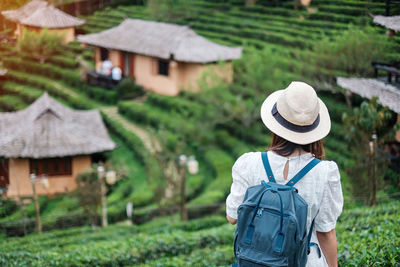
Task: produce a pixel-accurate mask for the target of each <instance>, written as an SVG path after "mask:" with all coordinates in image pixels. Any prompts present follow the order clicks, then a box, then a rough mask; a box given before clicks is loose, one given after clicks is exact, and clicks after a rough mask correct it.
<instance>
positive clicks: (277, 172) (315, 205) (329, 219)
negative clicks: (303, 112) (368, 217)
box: [226, 151, 343, 267]
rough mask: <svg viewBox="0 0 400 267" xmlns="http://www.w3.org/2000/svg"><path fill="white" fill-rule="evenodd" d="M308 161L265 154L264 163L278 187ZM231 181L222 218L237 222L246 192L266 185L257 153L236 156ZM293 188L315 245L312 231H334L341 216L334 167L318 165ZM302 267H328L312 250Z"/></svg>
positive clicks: (307, 156)
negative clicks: (301, 201)
mask: <svg viewBox="0 0 400 267" xmlns="http://www.w3.org/2000/svg"><path fill="white" fill-rule="evenodd" d="M312 159H313V156H312V155H311V153H306V154H302V155H300V156H294V157H290V158H286V157H283V156H280V155H277V154H275V153H274V152H271V151H268V160H269V162H270V165H271V169H272V172H273V174H274V176H275V180H276V182H277V183H279V184H285V183H287V181H289V180H290V179H291V178H292V177H293V176H294V175H295V174H296V173H297V172H298V171H300V170H301V169H302V168H303V167H304V166H305V165H306V164H307V163H309V162H310V161H311V160H312ZM287 161H289V172H288V176H287V180H284V178H283V169H284V167H285V164H286V162H287ZM232 178H233V183H232V186H231V192H230V194H229V196H228V198H227V199H226V214H227V215H228V216H229V217H231V218H234V219H237V209H238V207H239V205H240V204H241V203H242V202H243V198H244V194H245V193H246V190H247V188H248V187H250V186H254V185H259V184H260V183H261V181H262V180H265V181H267V182H268V178H267V174H266V173H265V169H264V166H263V163H262V159H261V152H249V153H245V154H243V155H242V156H240V157H239V158H238V159H237V160H236V162H235V164H234V165H233V167H232ZM295 187H296V188H297V189H298V190H299V194H300V196H301V197H302V198H303V199H304V200H305V201H306V202H307V204H308V215H307V229H309V228H310V226H311V222H312V219H313V218H314V217H315V227H314V232H313V234H312V237H311V242H315V243H318V239H317V237H316V233H315V231H318V232H329V231H331V230H332V229H334V228H335V226H336V221H337V218H338V217H339V215H340V213H341V212H342V207H343V194H342V187H341V184H340V174H339V170H338V167H337V164H336V163H335V162H334V161H321V162H320V163H319V164H317V165H316V166H315V167H314V168H313V169H311V171H310V172H308V173H307V174H306V175H305V176H304V177H303V178H302V179H301V180H300V181H299V182H298V183H297V184H296V185H295ZM318 245H319V243H318ZM321 252H322V250H321ZM306 266H307V267H311V266H315V267H321V266H328V264H327V263H326V260H325V257H324V256H323V253H322V257H321V258H318V254H317V250H316V248H315V246H314V247H312V248H311V253H310V255H308V261H307V265H306Z"/></svg>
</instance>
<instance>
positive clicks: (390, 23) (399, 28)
mask: <svg viewBox="0 0 400 267" xmlns="http://www.w3.org/2000/svg"><path fill="white" fill-rule="evenodd" d="M374 22H375V23H376V24H379V25H382V26H384V27H386V28H388V29H391V30H393V31H396V32H400V16H374Z"/></svg>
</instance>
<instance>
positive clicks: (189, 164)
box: [178, 154, 199, 221]
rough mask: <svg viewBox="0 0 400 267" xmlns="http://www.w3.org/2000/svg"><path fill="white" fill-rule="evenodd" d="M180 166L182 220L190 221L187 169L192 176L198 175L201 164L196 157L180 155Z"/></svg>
mask: <svg viewBox="0 0 400 267" xmlns="http://www.w3.org/2000/svg"><path fill="white" fill-rule="evenodd" d="M178 164H179V167H180V178H181V179H180V182H181V184H180V195H181V203H180V210H181V218H182V220H183V221H186V220H187V219H188V214H187V209H186V168H188V171H189V173H190V174H196V173H198V171H199V163H198V161H197V160H196V158H195V157H194V156H189V157H188V156H186V155H183V154H182V155H180V156H179V160H178Z"/></svg>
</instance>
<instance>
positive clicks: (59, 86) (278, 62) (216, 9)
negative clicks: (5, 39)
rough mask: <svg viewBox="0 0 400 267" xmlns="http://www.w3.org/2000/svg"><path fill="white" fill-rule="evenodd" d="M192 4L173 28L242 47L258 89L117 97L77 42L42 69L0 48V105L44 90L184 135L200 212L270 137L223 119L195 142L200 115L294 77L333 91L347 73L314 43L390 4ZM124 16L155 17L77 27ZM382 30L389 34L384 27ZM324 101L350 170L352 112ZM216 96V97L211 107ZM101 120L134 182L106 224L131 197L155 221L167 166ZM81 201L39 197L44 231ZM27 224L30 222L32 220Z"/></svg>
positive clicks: (338, 151) (255, 126)
mask: <svg viewBox="0 0 400 267" xmlns="http://www.w3.org/2000/svg"><path fill="white" fill-rule="evenodd" d="M190 2H191V6H190V8H191V9H192V12H193V14H195V15H193V16H192V17H190V18H185V19H180V20H177V21H176V23H181V24H187V25H190V26H191V27H192V28H193V29H194V30H195V31H196V32H198V33H199V34H201V35H203V36H205V37H206V38H208V39H210V40H213V41H215V42H218V43H221V44H225V45H232V46H237V45H241V46H243V48H244V58H243V60H241V61H239V62H236V63H235V68H237V69H238V70H241V69H240V68H241V67H243V66H246V65H245V62H246V61H247V60H249V59H252V58H253V59H254V57H258V56H259V57H260V58H261V59H262V60H264V61H265V66H266V67H265V73H264V74H263V75H265V77H266V78H265V81H264V83H263V84H262V85H260V84H253V83H252V76H251V71H249V72H248V73H245V74H243V75H242V74H238V73H236V75H237V76H238V77H239V76H240V75H242V76H240V80H239V78H238V79H237V80H236V78H235V81H234V83H233V84H232V85H227V86H225V87H222V88H217V89H222V90H224V94H221V95H214V94H213V93H207V94H205V96H204V97H202V96H199V94H192V93H183V94H182V95H181V96H179V97H175V98H173V97H166V96H159V95H155V94H151V93H150V94H148V95H147V98H146V101H145V102H144V103H138V102H137V101H134V100H129V101H119V100H118V96H117V95H116V93H115V92H114V91H110V90H106V89H103V88H100V87H93V86H88V85H86V84H84V83H83V82H82V81H81V79H80V78H81V72H80V69H79V66H80V65H81V63H80V61H79V59H82V58H84V59H87V60H90V59H91V55H92V53H93V52H92V51H91V50H90V49H87V50H85V49H83V48H81V47H80V46H79V44H77V43H72V44H70V45H69V46H68V47H65V48H64V50H63V51H62V52H61V53H60V54H59V55H57V56H54V57H52V58H51V59H49V60H48V62H46V63H45V64H40V63H38V62H36V61H35V60H34V59H32V58H30V57H29V55H19V54H17V53H16V52H15V50H14V49H13V47H6V46H3V47H2V51H1V53H2V55H6V56H3V57H2V64H3V66H4V67H6V68H8V69H9V73H8V75H7V80H6V81H4V82H2V84H1V88H2V90H3V92H5V94H4V95H2V96H1V97H0V109H1V110H3V111H12V110H19V109H22V108H24V107H26V106H27V105H29V104H30V103H31V102H32V101H34V100H35V99H36V98H37V97H39V96H40V95H41V94H42V93H43V92H44V91H47V92H49V93H50V94H51V95H52V96H54V97H56V98H57V99H59V100H60V101H61V102H63V103H65V104H67V105H69V106H72V107H74V108H79V109H90V108H100V109H102V110H109V109H110V108H111V109H113V110H115V109H116V108H118V111H119V115H120V116H123V118H124V120H126V121H128V122H129V121H131V122H132V123H133V124H134V125H137V126H138V127H140V128H141V129H144V130H145V131H148V133H151V134H153V133H157V132H158V133H159V134H158V135H157V138H159V139H162V140H164V139H165V140H166V143H167V147H174V145H176V144H177V142H178V141H179V140H181V139H183V140H187V141H188V145H187V146H186V147H185V151H186V152H187V153H193V154H195V155H196V157H197V158H198V160H199V161H200V173H199V174H197V175H194V176H190V177H189V178H188V183H187V192H188V199H189V204H190V205H192V206H195V205H209V204H216V203H221V202H223V201H224V199H225V197H226V195H227V193H228V191H229V186H230V182H231V176H230V171H231V167H232V164H233V162H234V160H235V158H237V157H238V156H240V155H241V154H242V153H244V152H247V151H251V150H263V149H265V148H266V147H267V146H268V144H269V141H270V136H269V135H268V134H267V133H266V130H265V129H264V127H263V126H262V125H261V122H260V121H259V118H257V117H256V118H251V119H250V124H249V125H246V127H243V125H242V124H241V122H240V121H237V120H227V121H222V122H217V123H216V124H215V125H213V126H209V127H211V128H209V129H212V131H210V132H208V133H206V134H203V135H202V136H199V131H198V130H199V129H201V128H204V127H203V126H204V125H203V123H204V120H202V119H201V117H202V114H207V111H208V110H218V109H217V108H218V102H216V101H226V102H232V103H235V101H237V100H235V99H237V98H238V97H237V96H238V95H239V96H240V100H241V102H240V103H242V104H243V103H244V104H245V105H248V106H260V104H261V101H262V100H263V99H262V98H260V97H258V96H260V92H262V93H263V94H264V95H266V94H267V93H268V92H272V91H274V90H276V89H281V88H284V87H286V86H287V85H288V83H289V82H290V81H292V80H303V81H306V82H308V83H310V84H312V85H314V86H315V88H317V89H326V88H327V87H328V88H330V89H331V88H334V89H335V88H336V86H334V84H332V82H333V81H334V78H335V77H336V76H337V75H345V74H344V73H342V72H341V71H339V70H334V71H332V70H327V69H324V68H321V67H319V66H316V65H315V64H314V60H315V57H316V54H315V51H314V50H313V48H314V44H315V42H317V41H318V40H321V39H322V38H325V37H326V36H329V37H331V38H333V39H334V38H335V37H337V36H340V35H341V33H342V32H343V31H344V30H346V29H347V28H348V24H349V23H352V24H354V25H355V27H359V28H363V27H365V26H366V25H370V24H371V18H370V17H369V16H368V14H369V13H374V14H383V13H384V5H383V4H382V3H381V2H380V1H369V2H368V3H365V2H362V1H355V0H335V1H328V0H324V1H322V0H321V1H314V2H313V8H316V9H317V12H313V11H312V12H311V11H310V12H309V11H307V10H304V9H301V10H294V9H293V6H292V2H291V1H281V4H280V5H279V6H264V5H256V6H254V7H243V1H238V0H230V1H212V2H211V1H203V0H194V1H190ZM125 17H131V18H141V19H152V16H151V14H150V13H149V12H148V10H147V9H146V7H144V6H136V5H132V6H118V7H116V8H106V9H105V10H102V11H98V12H96V13H95V14H94V15H92V16H90V17H87V18H86V19H87V20H88V22H87V23H86V24H85V25H84V26H82V28H81V30H84V31H86V32H88V33H91V32H97V31H101V30H104V29H107V28H109V27H112V26H116V25H118V24H119V23H120V22H122V20H123V18H125ZM375 27H376V28H377V29H380V28H379V27H378V26H375ZM380 31H381V32H382V34H383V33H384V30H383V29H380ZM394 40H395V41H396V42H397V43H400V42H399V40H400V38H399V37H395V39H394ZM89 65H90V64H89ZM244 75H248V76H249V78H247V80H246V77H244ZM208 94H209V95H208ZM320 95H321V98H322V99H323V101H324V102H325V103H326V104H327V106H328V108H329V110H330V114H331V117H332V120H333V124H332V133H331V134H330V136H329V137H328V138H327V139H326V141H325V145H326V153H327V158H328V159H331V160H335V161H337V162H338V164H339V166H340V168H341V170H344V169H345V168H346V167H348V166H350V165H352V164H353V160H352V159H351V153H350V152H349V151H348V149H347V144H346V143H345V142H344V141H343V140H344V135H345V134H344V129H343V128H342V126H341V116H342V113H343V112H347V111H348V108H347V105H346V104H345V100H344V97H343V96H342V95H341V94H340V93H331V92H329V91H324V92H320ZM214 97H215V99H216V101H210V99H214ZM102 115H103V118H104V120H105V122H106V124H107V127H108V129H109V130H110V132H111V133H112V135H113V136H114V138H115V140H116V141H117V142H118V143H119V144H120V148H118V149H117V150H115V151H114V152H112V153H110V155H109V157H110V159H111V161H114V163H115V164H117V165H121V166H124V167H125V168H127V169H128V172H129V175H128V176H129V177H128V179H126V180H124V181H121V182H120V183H119V184H117V185H116V186H115V188H113V189H112V191H110V193H109V195H108V202H109V213H110V220H111V222H116V221H120V220H122V219H124V218H125V204H126V202H128V201H132V202H133V203H134V204H135V207H137V208H138V210H137V214H138V218H140V219H138V221H145V220H148V219H151V218H152V216H153V215H151V216H150V215H149V214H153V212H154V211H155V210H156V209H157V206H156V205H155V199H156V197H157V196H156V195H155V189H156V188H157V186H158V187H159V186H160V185H161V186H164V185H165V181H164V180H163V172H162V170H161V166H160V164H159V163H158V162H157V160H156V158H155V157H154V155H153V151H151V150H150V149H148V146H147V145H146V144H145V143H144V142H145V141H144V140H143V139H142V138H141V137H140V136H138V134H137V132H135V130H133V128H130V127H127V126H126V124H124V122H122V120H117V119H116V117H115V116H114V117H113V116H110V114H107V112H103V113H102ZM114 115H115V114H114ZM211 119H215V115H214V117H212V116H211ZM244 119H245V118H244ZM159 130H162V131H161V132H159ZM348 179H349V177H347V175H346V173H345V172H344V171H342V181H343V186H344V189H345V195H346V197H349V196H350V195H349V194H350V193H349V190H348V189H349V186H350V185H349V183H348ZM49 203H50V204H49ZM75 205H76V203H75V202H74V201H72V200H71V199H70V198H69V197H61V198H57V199H53V200H50V201H48V200H47V199H46V198H42V199H41V210H42V211H43V213H44V214H45V215H46V216H48V218H49V220H48V223H47V225H48V226H47V229H53V228H57V225H58V224H57V222H58V221H59V220H61V219H63V218H65V217H62V216H69V215H71V217H72V218H73V219H71V220H73V221H74V223H75V222H76V223H77V224H78V225H79V223H81V224H82V219H81V217H79V212H80V211H79V210H76V209H75V210H74V208H73V207H74V206H75ZM27 213H28V215H29V216H30V217H33V214H34V211H33V206H28V207H27ZM195 216H199V215H198V214H195ZM20 218H21V214H20V213H19V212H18V211H17V212H14V213H12V214H6V213H4V214H3V215H2V216H1V218H0V223H1V222H3V224H2V227H3V229H5V232H8V233H12V231H14V230H15V228H16V227H18V225H19V226H20V224H21V223H20V222H19V223H16V224H15V221H16V220H18V219H20ZM74 218H78V219H74ZM7 223H8V224H7ZM30 224H31V225H32V224H33V220H31V221H30ZM15 225H16V226H15ZM71 225H73V223H71ZM223 227H225V228H226V229H228V228H229V227H227V226H223ZM45 228H46V223H45ZM225 228H224V229H225ZM32 229H33V228H32V227H31V230H32ZM229 229H230V228H229ZM210 233H213V232H210ZM199 235H200V234H199ZM196 236H197V235H196ZM193 238H197V237H193ZM229 238H230V237H229ZM196 240H197V239H196ZM228 240H230V239H228ZM196 242H197V241H196ZM229 242H230V241H229ZM229 242H228V243H224V242H221V243H218V246H219V248H220V249H219V250H218V251H219V252H218V253H217V252H216V253H210V254H209V255H211V256H210V257H219V256H220V254H219V253H222V254H221V255H224V253H228V249H227V246H230V243H229ZM208 252H209V250H207V248H205V249H204V250H202V252H197V251H194V252H193V253H194V254H193V257H194V258H199V259H200V258H202V256H203V255H204V254H208ZM143 253H149V252H143ZM177 253H178V252H177ZM178 254H180V252H179V253H178ZM178 254H177V255H178ZM146 255H147V254H146ZM212 255H214V256H212ZM226 255H227V254H226ZM82 257H83V256H82ZM180 259H181V258H180V257H179V256H177V258H176V261H177V262H179V260H180ZM173 261H175V259H174V260H173ZM139 262H140V261H139ZM131 263H135V262H134V261H132V262H131ZM154 264H160V266H161V264H162V261H161V262H157V260H156V262H155V263H154Z"/></svg>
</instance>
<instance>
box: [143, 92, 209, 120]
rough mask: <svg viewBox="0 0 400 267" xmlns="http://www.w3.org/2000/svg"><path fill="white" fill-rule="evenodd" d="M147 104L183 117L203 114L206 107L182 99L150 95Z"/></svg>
mask: <svg viewBox="0 0 400 267" xmlns="http://www.w3.org/2000/svg"><path fill="white" fill-rule="evenodd" d="M146 103H149V104H151V105H154V106H156V107H159V108H162V109H164V110H166V111H169V112H176V113H178V114H179V115H180V116H183V117H192V116H193V115H200V114H202V113H203V110H204V106H203V105H200V104H198V103H196V102H193V101H189V100H187V99H184V98H182V97H174V96H164V95H159V94H155V93H150V94H149V95H148V96H147V100H146Z"/></svg>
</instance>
